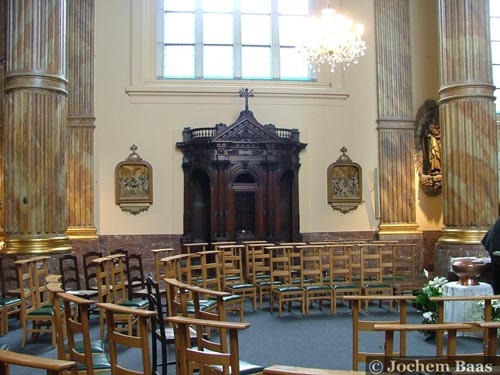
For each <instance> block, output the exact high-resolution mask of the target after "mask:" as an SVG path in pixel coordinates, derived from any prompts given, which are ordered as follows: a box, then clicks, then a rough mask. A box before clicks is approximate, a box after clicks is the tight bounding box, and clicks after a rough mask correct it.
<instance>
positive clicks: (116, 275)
mask: <svg viewBox="0 0 500 375" xmlns="http://www.w3.org/2000/svg"><path fill="white" fill-rule="evenodd" d="M129 257H130V255H129ZM108 258H109V259H110V262H109V263H108V265H109V272H110V279H111V291H112V294H113V303H115V304H117V305H122V306H129V307H135V308H141V309H147V308H148V303H149V302H148V301H147V300H144V299H139V298H136V299H130V298H129V295H130V293H129V286H130V284H129V283H128V282H127V279H126V272H125V269H126V267H125V263H124V262H125V261H126V255H125V254H122V253H116V254H113V255H109V256H108ZM129 276H130V274H129Z"/></svg>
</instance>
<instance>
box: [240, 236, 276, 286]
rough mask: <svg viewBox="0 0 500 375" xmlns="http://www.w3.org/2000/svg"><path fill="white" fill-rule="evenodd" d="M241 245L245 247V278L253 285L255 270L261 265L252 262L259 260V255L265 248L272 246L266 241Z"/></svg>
mask: <svg viewBox="0 0 500 375" xmlns="http://www.w3.org/2000/svg"><path fill="white" fill-rule="evenodd" d="M243 244H244V245H245V252H244V257H245V278H246V280H247V281H248V282H249V283H254V282H255V280H256V278H255V268H256V267H260V266H262V263H259V264H255V263H254V262H256V261H258V260H260V259H259V255H260V254H262V253H264V247H265V246H272V245H273V244H271V243H269V242H267V241H252V242H247V243H245V242H244V243H243ZM254 254H255V257H254ZM259 272H261V271H259ZM261 273H262V272H261ZM267 274H269V272H267Z"/></svg>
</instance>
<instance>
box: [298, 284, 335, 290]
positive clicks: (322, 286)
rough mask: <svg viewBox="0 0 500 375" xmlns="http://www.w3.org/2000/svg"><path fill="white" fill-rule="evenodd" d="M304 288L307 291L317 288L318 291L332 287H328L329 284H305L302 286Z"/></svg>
mask: <svg viewBox="0 0 500 375" xmlns="http://www.w3.org/2000/svg"><path fill="white" fill-rule="evenodd" d="M304 289H305V290H306V291H308V292H310V291H315V290H319V291H322V290H324V291H331V290H332V288H330V286H329V285H307V286H305V287H304Z"/></svg>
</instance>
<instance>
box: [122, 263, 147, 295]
mask: <svg viewBox="0 0 500 375" xmlns="http://www.w3.org/2000/svg"><path fill="white" fill-rule="evenodd" d="M125 268H126V274H127V283H128V298H129V299H133V298H134V297H135V294H134V292H139V291H140V290H143V289H145V288H146V279H145V278H144V269H143V267H142V255H141V254H139V253H132V254H129V255H128V257H126V258H125Z"/></svg>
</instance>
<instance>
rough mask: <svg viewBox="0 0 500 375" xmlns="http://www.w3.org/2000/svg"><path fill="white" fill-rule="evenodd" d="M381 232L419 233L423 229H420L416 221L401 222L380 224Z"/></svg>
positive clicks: (382, 233)
mask: <svg viewBox="0 0 500 375" xmlns="http://www.w3.org/2000/svg"><path fill="white" fill-rule="evenodd" d="M378 228H379V234H381V235H384V234H418V233H422V231H419V230H418V224H416V223H400V224H380V225H379V227H378Z"/></svg>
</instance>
